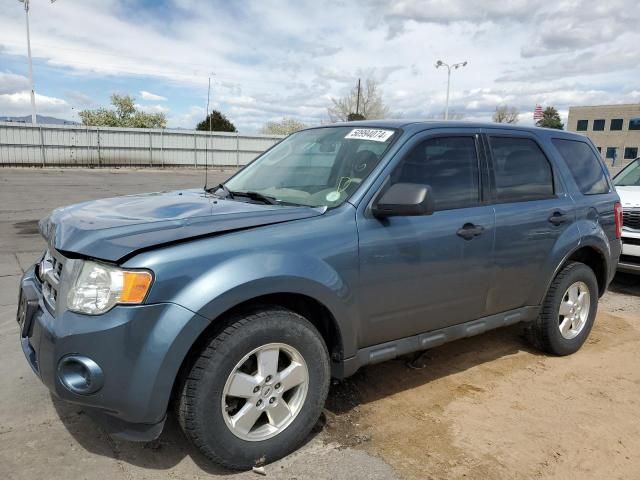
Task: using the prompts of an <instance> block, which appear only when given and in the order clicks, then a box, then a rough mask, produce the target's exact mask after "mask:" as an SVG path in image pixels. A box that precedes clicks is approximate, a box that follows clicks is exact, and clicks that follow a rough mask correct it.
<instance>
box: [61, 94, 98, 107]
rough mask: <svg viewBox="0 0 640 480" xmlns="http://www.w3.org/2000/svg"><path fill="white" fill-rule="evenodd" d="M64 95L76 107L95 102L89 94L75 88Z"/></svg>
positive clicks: (86, 105)
mask: <svg viewBox="0 0 640 480" xmlns="http://www.w3.org/2000/svg"><path fill="white" fill-rule="evenodd" d="M64 96H65V98H66V99H67V100H69V102H71V104H72V105H73V106H74V107H88V106H90V105H93V104H95V101H94V100H93V99H92V98H91V97H90V96H89V95H87V94H85V93H82V92H78V91H75V90H71V91H67V92H65V93H64Z"/></svg>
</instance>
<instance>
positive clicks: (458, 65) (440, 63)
mask: <svg viewBox="0 0 640 480" xmlns="http://www.w3.org/2000/svg"><path fill="white" fill-rule="evenodd" d="M466 66H467V62H466V61H465V62H460V63H454V64H453V65H449V64H447V63H444V62H443V61H442V60H438V61H437V62H436V68H440V67H447V100H446V103H445V107H444V119H445V120H449V89H450V87H451V69H452V68H453V69H454V70H457V69H459V68H461V67H466Z"/></svg>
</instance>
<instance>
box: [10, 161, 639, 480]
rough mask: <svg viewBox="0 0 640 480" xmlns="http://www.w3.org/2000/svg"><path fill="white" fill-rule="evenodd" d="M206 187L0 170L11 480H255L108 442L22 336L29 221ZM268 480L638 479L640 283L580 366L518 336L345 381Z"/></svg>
mask: <svg viewBox="0 0 640 480" xmlns="http://www.w3.org/2000/svg"><path fill="white" fill-rule="evenodd" d="M198 175H199V174H198V173H197V172H191V173H184V172H179V173H176V172H173V173H172V172H169V173H165V172H155V173H152V174H151V173H148V172H144V171H143V172H139V173H136V172H123V171H119V172H110V171H106V170H105V171H95V172H89V171H75V172H74V171H71V170H67V171H56V172H53V173H47V172H46V171H45V172H43V171H38V170H34V171H28V170H20V169H5V170H3V169H0V381H2V385H3V387H2V388H0V479H4V478H10V479H23V478H24V479H26V478H29V479H31V478H51V479H53V478H55V479H71V478H100V479H104V478H109V479H111V478H123V479H138V478H189V479H191V478H217V477H218V476H220V477H222V476H225V477H226V476H229V475H231V477H232V478H236V477H238V478H260V477H259V476H257V474H255V473H251V472H248V473H241V474H231V472H227V471H224V470H221V469H219V468H217V467H215V466H212V465H210V464H209V463H208V462H207V461H206V460H205V459H204V458H203V457H202V456H201V455H199V454H198V452H196V451H195V450H194V449H193V448H191V447H189V446H188V444H187V443H186V439H185V438H184V437H183V436H182V434H181V433H180V431H179V429H178V427H177V425H176V424H175V422H174V421H173V420H171V419H170V421H169V422H168V424H167V428H166V431H165V432H164V433H163V435H162V436H161V437H160V439H159V440H157V441H156V442H152V443H149V444H142V445H141V444H133V443H128V442H121V441H116V440H112V439H110V438H108V437H107V436H106V435H104V434H103V433H101V432H100V430H99V429H98V427H97V426H96V425H95V424H94V423H93V422H91V421H90V420H88V419H87V416H86V415H85V414H84V412H83V411H82V409H81V408H78V407H74V406H70V405H68V404H64V403H62V402H59V401H57V400H53V399H52V398H51V397H50V395H49V394H48V392H47V391H46V389H45V388H44V387H43V386H42V385H41V384H40V383H39V381H38V379H37V378H36V377H35V376H34V375H33V374H32V372H31V371H30V370H29V368H28V366H27V365H26V362H25V361H24V359H23V358H22V357H21V356H22V352H21V351H20V348H19V345H18V341H17V337H16V335H17V327H16V326H15V320H14V315H15V298H14V297H15V291H14V290H15V289H16V288H17V281H18V278H19V274H20V272H21V271H22V269H23V268H24V267H25V266H26V265H27V264H28V263H29V262H30V261H32V257H34V255H37V253H38V252H39V251H40V250H41V248H42V244H41V243H40V240H39V238H38V237H37V235H35V233H34V232H32V231H31V230H29V229H28V228H25V227H24V226H25V225H30V224H29V223H28V222H30V221H33V220H36V219H38V218H40V217H41V216H43V215H44V214H45V213H46V211H47V210H49V209H51V208H53V207H55V206H58V205H62V204H64V203H70V202H71V201H79V200H83V199H89V198H98V197H100V196H106V194H121V193H128V192H133V191H136V189H138V188H140V186H141V185H143V186H144V187H147V190H150V189H152V188H151V187H152V186H154V185H155V186H156V187H157V188H155V190H158V189H161V188H162V187H166V186H169V187H172V188H178V187H180V186H193V185H194V184H196V183H197V182H198V181H199V177H198ZM215 175H216V177H219V178H223V177H224V175H226V173H218V174H215ZM63 189H64V190H63ZM36 192H37V193H38V195H39V196H40V197H36ZM24 222H27V223H24ZM409 363H411V364H412V365H416V364H418V365H421V366H423V367H424V368H422V369H412V368H409V365H408V364H409ZM266 473H267V478H283V479H298V480H301V479H305V478H308V479H317V478H331V479H338V478H348V479H353V478H367V479H371V478H380V479H386V478H404V479H462V478H465V479H529V478H540V479H547V478H560V479H573V478H575V479H604V478H606V479H635V478H640V276H632V275H618V276H617V277H616V280H615V281H614V283H613V284H612V286H611V289H610V291H609V292H607V294H606V295H605V296H604V297H603V299H602V300H601V302H600V309H599V314H598V318H597V322H596V324H595V327H594V329H593V331H592V333H591V336H590V337H589V340H588V342H587V344H586V345H585V346H584V347H583V349H582V350H580V352H578V353H577V354H575V355H572V356H570V357H564V358H558V357H550V356H546V355H543V354H540V353H539V352H537V351H535V350H533V349H530V348H529V347H528V345H527V343H526V342H525V341H524V339H523V338H522V327H520V326H514V327H509V328H505V329H501V330H497V331H493V332H490V333H487V334H484V335H482V336H478V337H474V338H469V339H465V340H461V341H458V342H454V343H451V344H448V345H443V346H441V347H438V348H436V349H432V350H429V351H427V352H425V353H424V354H423V355H422V356H421V357H420V358H418V359H417V360H416V358H415V356H411V357H406V358H399V359H396V360H393V361H389V362H385V363H383V364H379V365H373V366H369V367H366V368H364V369H362V370H361V371H360V372H358V373H357V374H356V375H355V376H354V377H352V378H350V379H347V380H344V381H341V382H334V384H333V385H332V388H331V392H330V396H329V399H328V401H327V408H326V410H325V413H324V415H323V418H322V419H321V421H320V422H319V424H318V426H317V428H316V431H315V432H314V434H313V435H312V437H311V438H310V439H309V441H308V443H307V444H306V445H305V446H304V447H303V448H301V449H300V450H299V451H298V452H296V453H295V454H293V455H291V456H289V457H288V458H286V459H284V460H282V461H280V462H277V463H275V464H272V465H268V466H267V467H266Z"/></svg>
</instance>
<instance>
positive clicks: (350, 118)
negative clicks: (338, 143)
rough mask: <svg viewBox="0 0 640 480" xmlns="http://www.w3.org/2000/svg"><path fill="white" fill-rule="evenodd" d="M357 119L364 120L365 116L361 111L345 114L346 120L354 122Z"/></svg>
mask: <svg viewBox="0 0 640 480" xmlns="http://www.w3.org/2000/svg"><path fill="white" fill-rule="evenodd" d="M358 120H366V118H365V116H364V115H362V114H361V113H350V114H349V115H347V122H356V121H358Z"/></svg>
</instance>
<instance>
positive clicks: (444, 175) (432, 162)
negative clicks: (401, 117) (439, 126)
mask: <svg viewBox="0 0 640 480" xmlns="http://www.w3.org/2000/svg"><path fill="white" fill-rule="evenodd" d="M391 182H392V183H419V184H423V185H429V186H430V187H431V191H432V194H433V201H434V206H435V210H436V211H437V210H451V209H454V208H465V207H471V206H475V205H478V204H479V203H480V185H479V184H480V181H479V170H478V157H477V153H476V143H475V139H474V137H438V138H431V139H429V140H425V141H424V142H422V143H420V144H419V145H417V146H416V147H415V148H414V149H413V150H412V151H411V152H410V153H409V154H408V155H407V156H406V157H405V158H404V159H403V160H402V161H401V163H400V164H399V165H398V166H397V167H396V169H395V171H394V172H393V174H392V175H391Z"/></svg>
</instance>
